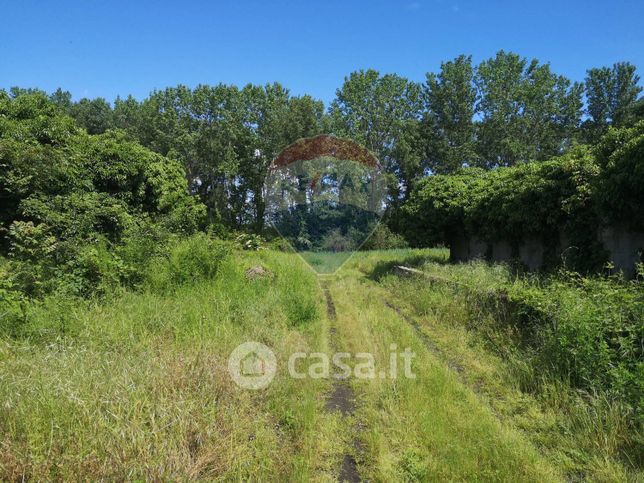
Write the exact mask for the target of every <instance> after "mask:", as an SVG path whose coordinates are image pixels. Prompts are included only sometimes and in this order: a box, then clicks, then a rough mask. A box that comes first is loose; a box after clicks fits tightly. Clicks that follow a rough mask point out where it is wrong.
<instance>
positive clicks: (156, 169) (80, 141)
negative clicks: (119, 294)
mask: <svg viewBox="0 0 644 483" xmlns="http://www.w3.org/2000/svg"><path fill="white" fill-rule="evenodd" d="M0 164H1V166H2V177H0V201H1V204H2V210H1V211H0V216H1V218H0V223H1V225H0V230H1V231H0V242H1V244H2V247H3V251H4V253H5V254H6V255H8V257H9V264H10V266H11V271H12V273H13V276H12V280H13V281H12V283H13V284H16V285H17V286H18V287H20V288H21V289H22V290H24V291H25V292H26V293H27V294H30V295H38V294H42V293H47V292H51V291H55V290H61V289H62V288H63V287H64V289H65V290H71V292H73V293H79V294H81V293H89V292H91V291H94V290H96V289H97V288H98V287H99V286H101V284H112V283H115V284H116V283H119V281H121V280H123V279H126V278H128V276H129V273H128V272H129V270H130V267H128V265H127V263H126V260H125V256H124V255H122V254H119V250H120V249H121V248H122V246H123V245H124V244H125V243H126V242H127V241H128V240H132V239H135V238H140V237H141V236H143V235H144V234H145V233H146V232H154V233H156V235H157V237H165V238H167V237H168V236H169V235H170V234H171V233H176V234H190V233H194V232H195V231H196V230H198V229H200V228H202V227H203V225H204V221H205V208H204V206H203V205H201V204H200V203H198V202H197V200H196V199H195V198H194V197H192V196H190V194H189V193H188V186H187V181H186V179H185V175H184V171H183V168H182V166H181V165H180V163H179V162H178V161H176V160H174V159H171V158H165V157H162V156H160V155H159V154H156V153H154V152H152V151H150V150H148V149H146V148H144V147H142V146H140V145H139V144H137V143H135V142H132V141H129V140H128V139H127V138H126V135H125V134H124V133H123V132H120V131H108V132H105V133H103V134H100V135H90V134H87V132H85V131H84V130H82V129H79V128H78V127H76V123H75V122H74V120H73V119H71V118H70V117H68V116H66V115H64V114H63V113H62V112H61V111H60V109H58V108H57V107H56V105H55V104H53V103H52V102H51V101H50V100H49V99H47V97H45V96H44V95H42V94H40V93H30V94H25V95H20V96H17V97H9V96H6V95H3V96H2V97H1V98H0ZM157 241H158V240H157ZM145 255H146V256H149V255H150V254H149V253H147V254H145Z"/></svg>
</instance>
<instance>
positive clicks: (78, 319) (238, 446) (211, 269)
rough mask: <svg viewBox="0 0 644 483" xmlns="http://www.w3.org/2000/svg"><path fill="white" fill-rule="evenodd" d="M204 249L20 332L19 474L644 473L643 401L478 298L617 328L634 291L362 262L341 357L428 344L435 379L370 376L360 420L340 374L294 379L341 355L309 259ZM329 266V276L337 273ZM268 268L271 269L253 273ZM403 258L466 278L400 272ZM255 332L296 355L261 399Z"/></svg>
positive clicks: (13, 410)
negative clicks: (581, 385)
mask: <svg viewBox="0 0 644 483" xmlns="http://www.w3.org/2000/svg"><path fill="white" fill-rule="evenodd" d="M191 243H192V242H191ZM194 243H196V244H197V246H196V248H197V249H195V248H194V247H192V245H190V244H189V243H188V244H181V245H180V246H179V249H177V250H176V251H174V252H172V255H171V256H170V257H168V258H167V259H161V258H160V259H155V260H154V262H152V263H151V264H150V270H151V271H152V273H150V274H149V275H148V278H147V279H146V280H148V282H146V283H144V284H142V288H140V289H139V290H138V291H129V290H118V291H115V292H112V293H111V294H109V295H107V296H106V297H104V298H102V299H100V300H94V301H81V300H78V299H68V298H63V297H56V296H52V297H49V298H46V299H44V300H42V301H40V302H37V303H36V302H35V303H32V304H30V305H27V306H25V307H24V313H23V314H22V315H20V317H18V318H17V319H15V320H16V321H18V322H15V321H14V323H15V324H18V325H15V326H13V328H12V330H11V331H5V332H2V335H0V479H2V480H18V479H21V480H22V479H33V480H68V479H71V480H79V479H80V480H96V479H117V480H132V479H136V480H142V479H168V480H169V479H178V480H187V479H197V480H213V479H216V480H235V481H237V480H253V481H254V480H261V481H266V480H270V481H285V480H288V481H292V480H295V481H311V480H313V481H333V480H335V479H336V478H337V475H338V474H339V467H340V464H341V461H342V458H343V455H345V454H347V453H354V452H356V453H357V460H358V470H359V473H360V476H361V477H362V478H363V479H366V480H370V481H435V480H494V481H517V480H521V481H524V480H525V481H561V480H564V479H571V480H575V479H581V478H586V479H589V480H596V481H624V480H634V481H637V480H638V479H642V477H643V476H642V469H641V468H642V464H641V461H639V460H638V455H641V454H642V452H641V451H640V450H641V448H642V440H643V439H642V435H641V433H640V432H638V429H637V426H636V425H634V422H633V413H632V410H631V412H629V410H628V408H629V406H628V404H626V402H625V399H624V396H623V395H621V396H620V394H621V393H614V394H608V393H605V392H596V393H590V392H588V391H586V392H582V391H580V390H579V389H575V388H573V387H572V385H571V383H572V382H573V381H569V380H566V379H564V378H561V377H555V375H554V374H553V373H551V372H550V371H545V370H543V369H544V368H545V366H539V365H536V361H538V360H539V359H538V355H539V354H538V351H537V348H538V347H539V346H534V345H533V346H526V345H523V341H522V339H521V337H520V332H521V331H522V330H523V329H521V328H520V327H517V326H515V325H513V323H511V322H512V321H511V320H510V319H508V318H506V317H505V315H504V314H503V313H502V312H499V310H498V307H494V306H491V305H490V304H488V303H487V302H486V300H487V299H484V298H481V297H480V296H479V295H475V294H478V293H479V292H481V290H482V292H483V293H489V292H494V291H496V290H500V289H503V290H505V291H506V293H510V294H511V295H512V294H519V293H520V294H524V295H525V294H526V293H527V294H531V298H525V299H522V300H524V301H525V303H528V302H530V303H533V302H534V301H542V302H544V303H546V302H548V301H555V302H556V303H554V302H553V304H550V303H546V305H544V310H545V309H547V310H549V311H550V312H548V313H553V314H556V315H557V316H560V317H567V319H566V320H567V321H568V322H567V323H569V324H572V323H574V321H575V320H576V319H575V317H578V314H586V315H588V314H589V313H590V314H595V313H602V314H605V315H606V317H608V318H607V319H606V317H604V319H606V320H613V319H611V318H610V317H612V315H611V313H612V311H608V312H605V313H604V312H601V311H600V312H596V311H597V310H600V309H601V307H604V305H606V304H619V303H621V301H622V297H623V296H624V293H627V294H630V293H632V292H631V290H632V287H627V288H626V289H624V290H626V291H627V292H622V291H621V290H622V289H621V288H620V289H616V290H617V292H615V293H613V292H606V291H605V290H608V288H607V287H603V286H602V287H603V288H602V287H595V286H594V285H592V284H590V285H583V284H582V285H581V286H575V285H574V284H573V285H570V284H568V282H565V284H564V285H556V284H555V281H552V282H548V283H546V281H544V280H542V279H537V278H534V279H515V278H513V277H512V276H511V275H510V272H508V270H507V269H506V268H505V267H502V266H487V265H485V264H471V265H456V266H453V265H449V264H448V263H447V259H448V255H449V253H448V251H447V250H444V249H437V250H389V251H378V252H357V253H355V254H354V256H353V257H352V258H351V259H350V260H349V262H348V263H346V264H344V265H343V267H342V268H341V269H340V270H339V271H337V273H335V275H332V276H330V275H327V276H325V277H323V278H324V280H325V284H328V287H329V289H330V293H331V295H332V297H333V300H334V302H335V307H336V312H337V320H335V321H334V322H333V327H334V328H335V330H336V333H335V336H334V339H335V341H336V343H337V344H338V346H339V347H338V349H339V350H342V351H348V352H351V353H353V354H356V353H358V352H369V353H372V354H373V355H374V357H375V360H376V367H377V368H380V367H388V361H389V356H390V346H391V344H396V346H397V348H398V349H400V350H402V349H404V348H405V347H410V348H411V349H412V350H413V351H414V352H415V353H416V354H417V357H416V359H414V363H413V369H414V372H415V373H416V374H417V377H416V379H405V378H403V377H399V378H397V379H394V380H392V379H380V378H376V379H374V380H362V381H360V380H351V385H352V388H353V391H354V394H355V395H356V411H355V414H353V415H350V416H348V417H344V418H343V417H341V416H340V415H339V414H337V413H330V412H328V411H327V410H326V409H325V398H326V397H327V395H328V393H329V391H330V388H331V385H332V381H330V380H324V379H310V378H307V379H292V378H290V377H289V376H288V374H287V373H286V371H285V370H284V369H285V367H286V365H287V359H288V356H289V355H290V354H291V353H293V352H294V351H305V352H326V353H330V352H331V349H330V344H329V340H328V338H329V330H330V322H329V321H327V320H326V317H325V307H324V297H323V294H322V290H321V287H320V285H319V280H318V277H316V275H315V273H314V272H313V271H312V270H311V269H310V267H308V266H306V264H305V263H304V262H303V261H302V259H301V258H299V257H298V256H297V255H295V254H293V253H278V252H273V251H264V250H263V251H259V252H252V253H251V252H234V253H232V254H230V255H226V256H223V257H222V256H220V255H222V253H223V252H219V249H223V248H225V247H223V246H219V245H213V249H215V250H217V253H218V257H219V261H218V262H217V263H216V264H213V265H211V266H205V267H200V265H199V259H200V258H201V257H203V256H204V253H202V252H203V245H201V244H199V243H200V242H198V241H195V242H194ZM206 252H208V253H206V255H208V254H209V253H210V252H209V251H208V250H206ZM310 255H311V259H310V260H313V261H315V260H317V261H318V263H319V266H320V267H323V268H325V269H327V270H328V271H329V272H332V270H331V267H333V266H334V264H337V262H338V257H336V256H335V254H310ZM315 257H318V258H315ZM258 264H261V265H262V266H264V267H265V268H266V269H267V270H268V272H269V273H268V274H267V275H266V276H264V277H259V278H256V279H254V280H249V279H248V278H247V277H246V271H247V269H248V268H249V267H253V266H256V265H258ZM396 264H404V265H410V266H415V267H418V268H421V269H422V270H424V271H427V272H429V273H431V274H433V275H435V276H438V277H442V278H444V279H451V280H456V281H458V282H459V284H458V285H454V284H446V283H429V282H428V281H427V280H424V279H421V278H418V279H413V278H410V279H399V278H397V277H393V276H392V275H391V274H390V272H391V269H392V267H393V266H394V265H396ZM320 272H323V270H320ZM556 283H564V282H556ZM553 284H554V285H553ZM580 287H581V288H580ZM608 287H609V288H610V287H613V286H612V285H610V286H608ZM598 290H600V291H601V292H598V293H601V294H602V296H601V297H592V296H589V297H586V298H584V297H585V296H583V294H584V293H586V294H590V295H592V294H593V293H596V291H598ZM556 291H558V292H556ZM559 292H560V293H559ZM544 297H545V298H544ZM385 302H390V303H392V304H394V305H395V306H396V307H398V308H399V309H400V311H401V312H398V311H396V310H393V309H392V308H391V307H389V306H388V305H387V304H386V303H385ZM635 302H636V301H635ZM635 302H633V303H628V304H625V307H630V308H629V309H628V310H635V307H637V304H636V303H635ZM593 304H594V305H593ZM602 304H603V305H602ZM589 307H590V308H592V311H591V312H588V310H590V309H588V308H589ZM554 309H557V310H558V311H556V312H552V311H553V310H554ZM20 310H23V309H20ZM21 313H22V312H21ZM619 313H620V314H622V315H623V316H624V317H627V316H630V315H629V314H630V312H628V311H627V310H626V309H624V310H622V311H621V312H619ZM401 314H404V315H406V316H407V317H408V319H407V320H406V319H405V318H404V317H403V316H402V315H401ZM409 320H412V321H414V322H415V323H416V324H417V327H418V328H417V329H414V328H413V327H412V325H410V323H409ZM417 330H420V331H421V332H422V333H423V334H425V336H426V337H428V338H429V339H430V340H431V344H430V345H428V344H427V342H426V340H424V339H423V338H421V337H420V336H419V334H418V332H417ZM247 341H258V342H262V343H264V344H266V345H268V346H269V347H271V348H272V349H273V350H274V351H275V354H276V356H277V359H278V373H277V376H276V378H275V380H274V381H273V383H272V384H271V385H270V386H269V387H268V388H266V389H264V390H261V391H248V390H244V389H240V388H239V387H237V386H236V385H235V384H234V382H233V381H232V380H231V379H230V377H229V376H228V373H227V367H226V365H227V358H228V356H229V354H230V352H231V351H232V350H233V349H234V348H235V347H236V346H237V345H239V344H240V343H242V342H247ZM530 347H532V348H531V349H530ZM354 438H355V439H357V441H358V442H359V444H358V447H357V450H356V449H355V448H354V447H353V439H354Z"/></svg>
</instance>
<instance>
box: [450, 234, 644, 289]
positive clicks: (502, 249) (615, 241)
mask: <svg viewBox="0 0 644 483" xmlns="http://www.w3.org/2000/svg"><path fill="white" fill-rule="evenodd" d="M598 239H599V241H600V242H601V243H602V244H603V245H604V248H605V249H606V250H607V251H608V252H609V254H610V257H609V258H610V261H611V262H612V263H613V265H614V266H615V269H616V270H621V271H622V272H623V273H624V275H625V276H626V277H627V278H633V277H635V275H636V265H637V263H638V262H640V261H642V256H643V255H642V254H644V232H636V231H632V230H629V229H627V228H625V227H620V226H615V227H605V228H602V229H600V230H598ZM557 242H558V243H557V245H558V249H557V252H558V253H557V255H558V256H563V257H565V254H566V252H568V251H569V250H574V247H573V246H571V243H570V240H569V239H568V237H567V236H565V234H564V233H561V234H560V237H559V240H557ZM545 254H546V247H545V246H544V243H543V242H542V241H541V240H539V239H538V238H528V239H525V240H523V242H522V243H520V244H519V245H518V246H516V245H515V246H513V245H511V244H510V243H509V242H507V241H503V240H502V241H498V242H494V243H488V242H485V241H483V240H479V239H476V238H468V237H466V236H460V237H455V238H454V239H453V240H452V241H451V242H450V258H451V260H452V261H453V262H464V261H468V260H475V259H484V260H488V261H491V262H509V261H511V260H519V261H521V262H522V263H523V264H524V265H525V266H526V267H528V269H529V270H532V271H536V270H539V269H541V268H543V264H544V258H545Z"/></svg>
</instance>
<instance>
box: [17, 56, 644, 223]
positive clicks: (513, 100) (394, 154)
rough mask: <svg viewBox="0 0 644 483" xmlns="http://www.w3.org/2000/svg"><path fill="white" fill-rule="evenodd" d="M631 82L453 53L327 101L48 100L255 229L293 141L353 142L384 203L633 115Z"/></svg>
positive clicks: (177, 92) (265, 93)
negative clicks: (127, 143)
mask: <svg viewBox="0 0 644 483" xmlns="http://www.w3.org/2000/svg"><path fill="white" fill-rule="evenodd" d="M641 91H642V88H641V87H640V86H639V76H638V75H637V72H636V67H635V66H634V65H633V64H631V63H628V62H620V63H616V64H614V65H613V66H611V67H599V68H592V69H589V70H588V71H587V75H586V79H585V81H584V82H572V81H571V80H569V79H567V78H566V77H565V76H562V75H559V74H556V73H554V72H553V71H552V69H551V67H550V65H549V64H548V63H541V62H539V61H538V60H536V59H532V60H528V59H526V58H524V57H521V56H520V55H518V54H515V53H512V52H505V51H499V52H498V53H497V54H496V55H495V56H494V57H492V58H490V59H488V60H485V61H483V62H481V63H480V64H478V65H474V64H473V62H472V57H471V56H466V55H461V56H459V57H457V58H455V59H453V60H450V61H447V62H443V63H442V64H441V66H440V69H439V71H438V72H436V73H428V74H427V75H426V79H425V81H424V82H423V83H418V82H414V81H411V80H409V79H406V78H404V77H402V76H399V75H397V74H384V75H383V74H380V73H379V72H377V71H375V70H366V71H362V70H361V71H357V72H353V73H351V74H350V75H349V76H347V77H346V78H345V79H344V83H343V84H342V86H341V87H340V88H338V89H337V91H336V96H335V98H334V100H333V101H332V102H331V103H330V105H329V106H327V107H326V108H325V106H324V104H323V103H322V102H321V101H319V100H316V99H314V98H313V97H311V96H309V95H303V96H293V95H291V94H290V92H289V91H288V89H286V88H285V87H284V86H282V85H280V84H278V83H274V84H268V85H265V86H257V85H250V84H249V85H247V86H245V87H243V88H239V87H237V86H233V85H224V84H219V85H215V86H208V85H199V86H197V87H195V88H192V89H191V88H188V87H186V86H177V87H170V88H167V89H164V90H157V91H154V92H152V93H151V94H150V95H149V96H148V97H147V98H145V99H143V100H142V101H137V100H136V99H134V98H133V97H132V96H128V97H126V98H117V99H116V101H115V102H114V104H113V105H111V104H110V103H109V102H107V101H106V100H105V99H103V98H95V99H81V100H80V101H78V102H72V100H71V95H70V93H69V92H66V91H63V90H61V89H58V90H57V91H56V92H54V93H53V94H51V95H50V99H51V101H52V102H53V103H54V104H55V105H56V106H58V108H60V109H61V110H62V111H63V112H65V113H66V114H67V115H69V116H71V117H73V118H74V119H75V120H76V122H77V123H78V125H80V126H82V127H84V128H85V129H86V130H87V132H88V133H89V134H101V133H104V132H106V131H108V130H111V129H120V130H123V131H124V132H125V135H126V136H127V137H128V138H129V139H131V140H134V141H138V142H139V143H140V144H142V145H143V146H145V147H148V148H149V149H151V150H153V151H156V152H158V153H160V154H161V155H164V156H167V157H169V158H171V159H175V160H178V161H180V162H181V163H182V164H183V166H184V168H185V171H186V175H187V178H188V181H189V185H190V188H191V190H192V191H193V193H194V194H197V195H198V196H199V197H200V199H201V200H202V201H203V203H204V204H205V205H206V206H207V209H208V213H209V218H210V220H211V222H215V223H221V224H222V225H225V226H227V227H232V228H251V229H258V230H261V229H262V228H263V221H264V214H265V202H264V199H263V194H262V187H263V185H264V181H265V178H266V174H267V169H268V167H269V165H270V163H271V160H272V159H273V158H274V157H275V156H276V155H277V154H278V153H279V152H280V151H281V150H282V149H283V148H284V147H286V146H287V145H289V144H291V143H292V142H294V141H296V140H297V139H299V138H303V137H309V136H313V135H316V134H320V133H330V134H335V135H338V136H342V137H349V138H351V139H354V140H356V141H358V142H360V143H361V144H363V145H364V146H366V147H367V148H368V149H370V150H371V151H372V152H373V153H374V154H376V156H377V157H378V158H379V160H380V162H381V164H382V165H383V167H384V169H385V172H386V176H387V185H388V193H389V200H390V204H391V205H392V206H394V207H396V206H400V205H401V204H402V203H403V202H404V201H405V200H406V199H407V198H408V196H409V193H410V192H411V191H412V190H413V188H414V186H415V185H416V184H417V182H418V181H419V180H420V179H422V178H424V177H425V176H426V175H428V174H449V173H454V172H456V171H457V170H459V169H460V168H462V167H472V166H474V167H481V168H484V169H492V168H495V167H499V166H514V165H517V164H521V163H525V162H530V161H544V160H547V159H549V158H551V157H552V156H556V155H560V154H563V153H565V152H566V151H568V150H569V149H571V148H572V147H573V146H575V145H577V144H593V143H595V142H596V140H598V139H599V138H600V137H601V136H602V135H603V134H604V133H605V132H606V131H607V130H608V128H609V127H610V126H616V127H621V126H626V125H630V124H632V123H633V122H634V121H635V120H636V119H640V118H642V117H644V102H643V100H642V99H640V98H639V95H640V92H641ZM25 92H28V91H26V90H23V89H16V88H14V89H12V90H11V91H10V95H11V96H14V97H15V96H19V95H20V94H21V93H25Z"/></svg>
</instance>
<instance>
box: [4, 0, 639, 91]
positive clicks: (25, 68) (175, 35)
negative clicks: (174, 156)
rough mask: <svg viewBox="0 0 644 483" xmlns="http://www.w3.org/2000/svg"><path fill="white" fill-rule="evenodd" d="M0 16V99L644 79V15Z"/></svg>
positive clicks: (389, 6) (493, 9) (88, 2)
mask: <svg viewBox="0 0 644 483" xmlns="http://www.w3.org/2000/svg"><path fill="white" fill-rule="evenodd" d="M0 12H2V17H3V21H2V28H1V29H0V88H8V87H10V86H14V85H19V86H22V87H40V88H42V89H45V90H47V91H52V90H55V89H56V88H57V87H59V86H60V87H63V88H64V89H67V90H69V91H70V92H72V94H73V96H74V98H75V99H78V98H80V97H84V96H88V97H97V96H102V97H105V98H107V99H108V100H110V101H111V100H113V99H114V98H115V97H116V96H117V95H119V94H120V95H121V96H126V95H127V94H133V95H134V96H135V97H137V98H139V99H141V98H143V97H145V96H146V95H147V94H148V93H149V92H150V91H151V90H152V89H154V88H163V87H167V86H172V85H176V84H179V83H181V84H186V85H188V86H195V85H197V84H199V83H208V84H216V83H218V82H224V83H233V84H238V85H243V84H246V83H249V82H252V83H260V84H264V83H267V82H272V81H279V82H281V83H283V84H284V85H285V86H286V87H288V88H289V89H290V90H291V92H292V93H294V94H304V93H309V94H311V95H313V96H315V97H317V98H320V99H322V100H324V101H325V102H328V101H330V100H331V99H332V98H333V96H334V93H335V89H336V88H337V87H339V86H340V85H341V83H342V81H343V78H344V76H345V75H347V74H349V73H350V72H351V71H353V70H357V69H364V68H375V69H378V70H380V71H381V72H383V73H384V72H396V73H398V74H400V75H403V76H406V77H408V78H410V79H413V80H417V81H422V80H424V78H425V73H426V72H428V71H436V70H438V68H439V66H440V62H441V61H442V60H448V59H451V58H453V57H455V56H456V55H459V54H461V53H466V54H471V55H473V58H474V61H475V62H479V61H481V60H483V59H486V58H489V57H491V56H492V55H493V54H494V53H495V52H496V51H497V50H499V49H506V50H512V51H515V52H518V53H520V54H521V55H523V56H525V57H530V58H531V57H536V58H538V59H539V60H541V61H543V62H545V61H549V62H550V63H551V65H552V68H553V70H554V71H555V72H557V73H561V74H564V75H566V76H568V77H570V78H571V79H574V80H583V78H584V74H585V71H586V69H587V68H589V67H593V66H602V65H610V64H612V63H613V62H616V61H619V60H629V61H631V62H633V63H635V64H636V65H637V66H638V68H639V70H640V74H641V75H643V76H644V74H642V72H644V29H643V28H642V19H644V2H642V1H639V2H619V1H610V2H609V1H602V2H600V1H593V0H587V1H570V2H561V1H533V2H529V3H528V2H521V1H499V2H495V1H492V0H488V1H480V2H473V1H462V0H432V1H430V0H411V1H401V2H395V1H385V0H374V1H362V0H361V1H357V0H356V1H351V0H345V1H339V0H325V1H316V0H309V1H299V2H298V1H278V0H276V1H271V0H238V1H234V2H232V1H231V2H226V3H224V2H217V1H201V2H196V1H184V2H180V1H175V2H169V1H162V0H157V1H143V0H129V1H120V0H119V1H117V0H110V1H105V0H83V1H67V2H65V1H59V2H53V1H45V0H42V1H33V0H19V1H18V0H16V1H4V0H2V1H0Z"/></svg>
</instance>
